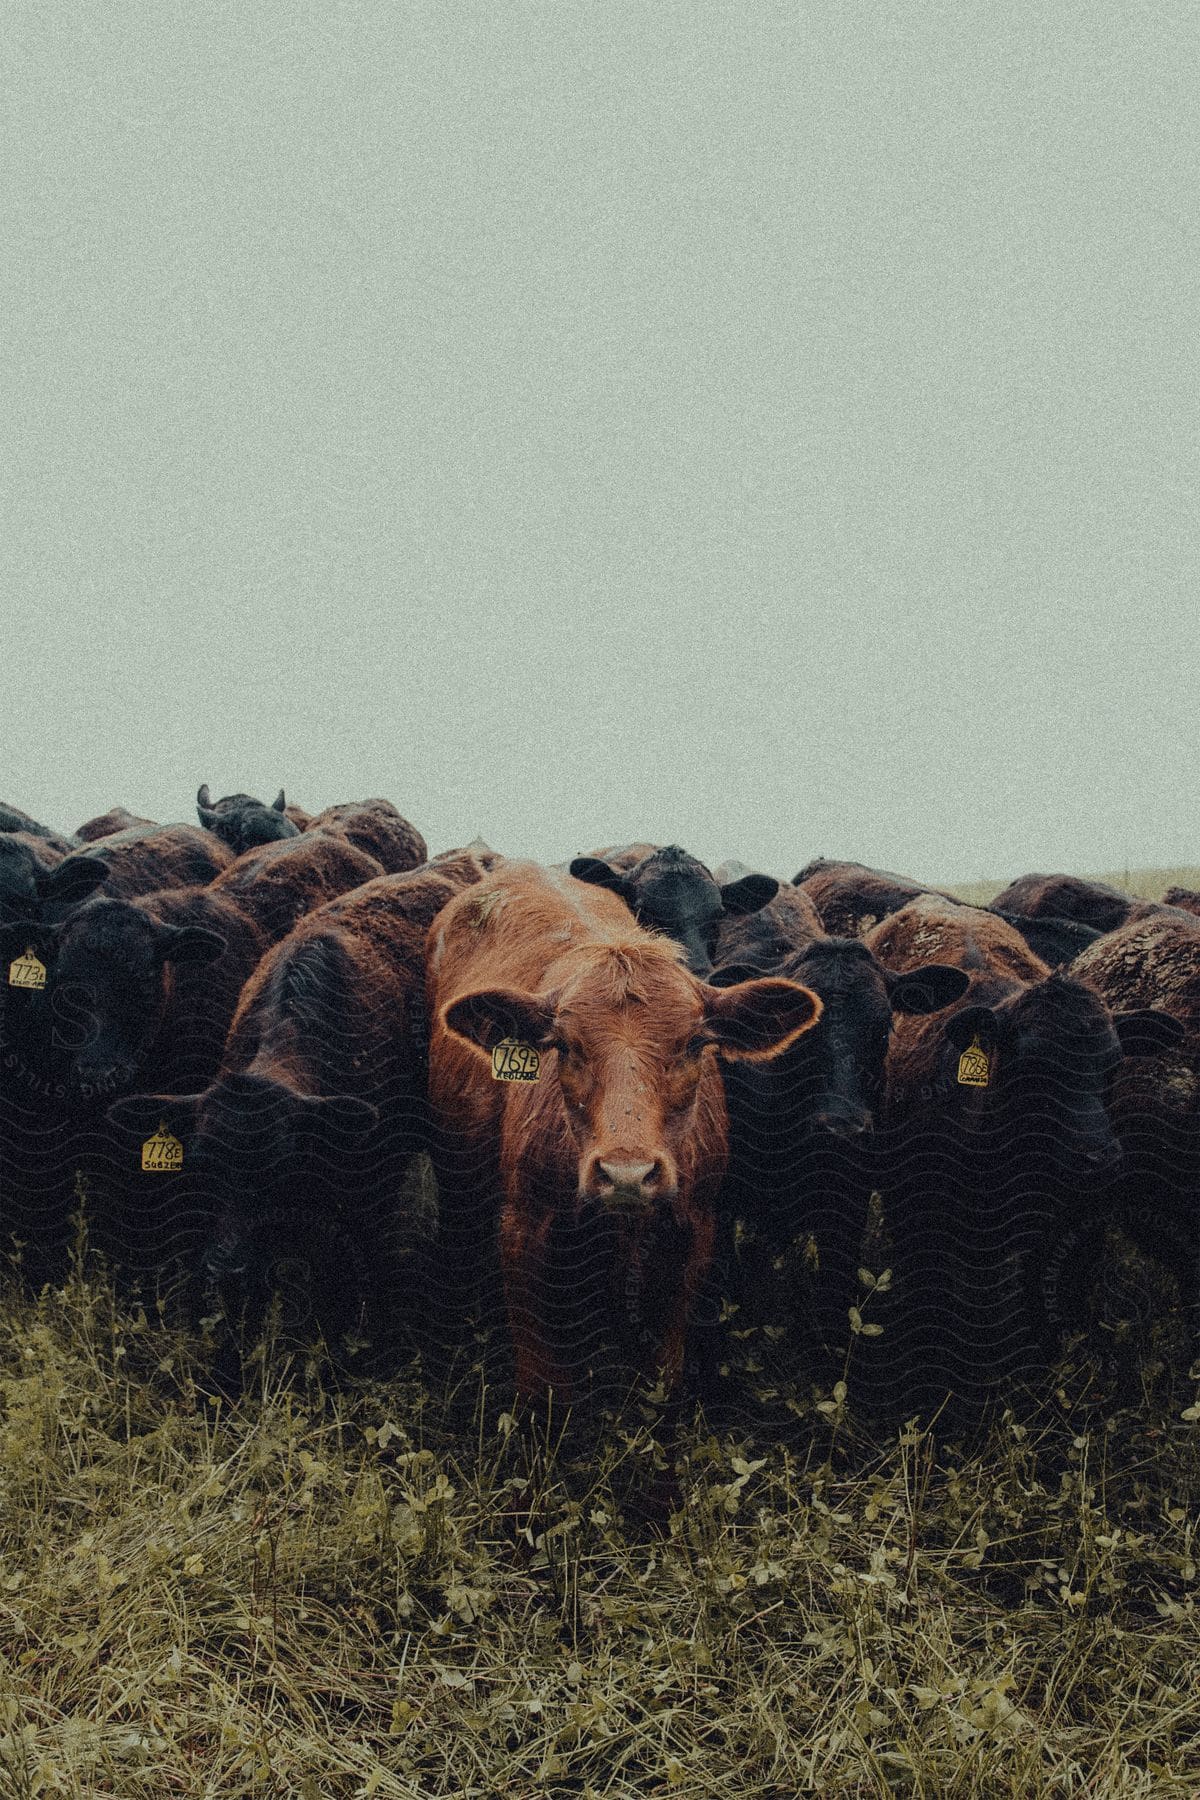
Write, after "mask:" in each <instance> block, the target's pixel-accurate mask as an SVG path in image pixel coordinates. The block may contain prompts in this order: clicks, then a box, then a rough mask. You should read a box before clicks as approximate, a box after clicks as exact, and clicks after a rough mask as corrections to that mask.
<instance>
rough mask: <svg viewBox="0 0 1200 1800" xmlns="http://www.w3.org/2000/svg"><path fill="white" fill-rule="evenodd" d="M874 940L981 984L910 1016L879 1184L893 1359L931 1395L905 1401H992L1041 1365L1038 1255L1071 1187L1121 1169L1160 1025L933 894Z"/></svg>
mask: <svg viewBox="0 0 1200 1800" xmlns="http://www.w3.org/2000/svg"><path fill="white" fill-rule="evenodd" d="M864 941H865V943H866V945H867V947H868V948H869V949H870V950H871V951H872V952H873V953H874V955H875V956H877V957H878V959H879V960H880V962H882V963H883V964H884V965H885V966H887V967H888V968H890V969H893V970H900V971H902V970H906V969H911V970H913V971H916V970H919V969H920V968H921V966H922V965H923V964H925V963H927V962H929V961H930V960H931V959H936V960H937V961H939V962H944V963H948V964H951V965H953V966H956V967H958V968H961V969H963V970H964V971H965V972H966V973H967V974H968V975H969V977H970V986H969V988H968V989H967V992H966V993H965V994H964V995H963V997H962V998H961V1000H959V1001H957V1002H955V1003H953V1004H952V1005H951V1006H949V1007H948V1008H946V1010H945V1011H943V1012H941V1013H940V1014H938V1015H936V1016H935V1017H931V1018H920V1017H904V1018H898V1019H897V1020H896V1021H895V1025H894V1028H893V1032H892V1039H891V1047H890V1049H889V1053H888V1062H887V1099H886V1119H885V1129H884V1131H883V1133H882V1134H881V1137H880V1141H879V1162H880V1169H879V1176H878V1182H879V1187H880V1189H881V1191H883V1193H884V1204H885V1213H886V1215H887V1217H888V1219H889V1223H890V1225H891V1228H892V1231H893V1234H894V1239H895V1264H896V1269H897V1274H898V1280H897V1284H896V1301H895V1304H896V1307H897V1308H898V1309H899V1310H898V1311H897V1313H896V1317H895V1320H894V1329H893V1330H892V1331H891V1332H890V1334H889V1335H890V1348H889V1350H888V1352H887V1358H888V1364H889V1368H890V1369H892V1370H900V1371H903V1370H905V1369H906V1370H907V1375H908V1378H909V1380H910V1382H911V1383H912V1384H913V1385H912V1386H911V1387H910V1391H909V1393H908V1394H907V1396H906V1398H905V1404H906V1405H910V1404H913V1403H922V1402H925V1403H928V1404H930V1405H936V1404H937V1403H938V1400H939V1399H940V1398H941V1397H944V1395H945V1393H946V1392H947V1391H951V1392H953V1393H954V1394H955V1395H956V1397H957V1402H958V1403H960V1404H961V1403H964V1402H967V1401H974V1402H978V1401H979V1400H980V1399H982V1398H983V1397H985V1396H986V1395H987V1393H989V1392H990V1391H991V1389H992V1387H993V1386H994V1384H995V1382H997V1381H1000V1380H1004V1379H1007V1380H1009V1381H1010V1382H1011V1381H1012V1380H1014V1379H1017V1378H1019V1377H1021V1376H1026V1377H1027V1376H1030V1375H1032V1374H1034V1373H1035V1372H1037V1370H1038V1369H1039V1367H1040V1363H1039V1349H1038V1345H1039V1341H1040V1338H1041V1332H1040V1329H1039V1328H1038V1323H1037V1320H1036V1319H1035V1318H1034V1317H1033V1315H1032V1312H1031V1310H1030V1306H1029V1303H1028V1292H1027V1288H1028V1279H1029V1272H1030V1264H1031V1259H1032V1258H1033V1257H1034V1255H1035V1254H1036V1251H1037V1247H1038V1245H1039V1243H1041V1242H1044V1234H1045V1232H1046V1229H1047V1225H1048V1221H1049V1220H1050V1219H1051V1218H1052V1217H1053V1216H1054V1214H1055V1212H1056V1209H1057V1208H1058V1206H1059V1204H1060V1200H1061V1194H1062V1191H1063V1186H1064V1184H1066V1183H1070V1182H1077V1181H1078V1180H1080V1179H1082V1178H1087V1179H1089V1180H1092V1181H1095V1180H1096V1179H1097V1178H1100V1177H1103V1175H1104V1174H1105V1172H1106V1171H1107V1170H1110V1169H1111V1168H1112V1167H1113V1166H1114V1165H1115V1164H1116V1163H1117V1162H1118V1161H1119V1158H1120V1148H1119V1145H1118V1142H1117V1139H1116V1137H1115V1135H1114V1132H1113V1129H1112V1125H1111V1122H1110V1120H1109V1118H1108V1115H1107V1113H1106V1111H1105V1104H1104V1102H1105V1091H1106V1084H1107V1082H1108V1079H1109V1077H1110V1076H1111V1074H1112V1072H1113V1071H1114V1070H1115V1069H1116V1068H1117V1067H1119V1065H1120V1062H1121V1057H1122V1050H1123V1047H1128V1048H1129V1049H1130V1050H1131V1051H1135V1050H1137V1049H1138V1048H1139V1047H1140V1045H1141V1044H1142V1043H1144V1041H1145V1036H1146V1021H1145V1019H1144V1018H1143V1017H1142V1016H1141V1015H1140V1014H1138V1015H1134V1016H1132V1017H1118V1018H1114V1017H1113V1015H1112V1014H1111V1013H1110V1011H1109V1009H1108V1007H1107V1006H1105V1004H1104V1003H1103V1001H1102V1000H1101V999H1100V998H1099V997H1098V996H1097V995H1096V994H1095V993H1094V992H1092V991H1091V990H1090V989H1089V988H1087V987H1085V986H1084V985H1083V983H1082V982H1080V981H1076V980H1071V979H1068V978H1066V977H1064V976H1063V975H1061V974H1058V973H1055V974H1051V973H1050V971H1049V970H1048V969H1047V967H1046V965H1045V963H1043V962H1042V961H1040V959H1039V958H1037V957H1036V956H1034V954H1033V952H1032V951H1031V950H1030V949H1029V947H1028V945H1027V944H1026V943H1025V941H1024V940H1023V938H1022V937H1021V936H1020V934H1019V933H1018V932H1017V931H1015V930H1014V929H1013V928H1012V927H1011V926H1009V925H1007V924H1006V923H1005V922H1004V921H1003V920H1001V919H999V918H996V917H994V916H992V915H991V914H990V913H988V912H986V911H984V910H982V909H979V908H975V907H965V906H958V905H954V904H953V903H948V902H946V901H945V900H942V899H938V898H937V897H935V896H931V895H926V896H923V897H922V898H920V899H918V900H915V901H913V902H911V903H910V904H909V905H908V906H906V907H904V908H902V909H901V910H900V911H899V912H897V913H895V914H894V915H892V916H891V917H890V918H888V919H885V920H884V921H883V922H882V923H881V924H880V925H877V926H876V927H875V928H874V929H873V930H872V931H871V932H869V933H868V935H867V937H866V939H865V940H864Z"/></svg>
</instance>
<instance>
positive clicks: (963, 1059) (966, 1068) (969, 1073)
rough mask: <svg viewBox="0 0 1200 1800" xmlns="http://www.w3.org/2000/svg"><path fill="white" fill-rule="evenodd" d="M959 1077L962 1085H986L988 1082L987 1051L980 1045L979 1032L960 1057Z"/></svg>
mask: <svg viewBox="0 0 1200 1800" xmlns="http://www.w3.org/2000/svg"><path fill="white" fill-rule="evenodd" d="M958 1079H959V1083H960V1085H961V1086H962V1087H986V1086H987V1084H988V1059H987V1052H986V1050H981V1049H980V1047H979V1033H978V1032H976V1033H975V1036H974V1037H973V1038H972V1039H971V1042H970V1044H969V1045H968V1046H967V1048H966V1049H965V1050H964V1051H963V1053H962V1055H961V1056H960V1057H959V1059H958Z"/></svg>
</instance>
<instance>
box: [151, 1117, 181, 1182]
mask: <svg viewBox="0 0 1200 1800" xmlns="http://www.w3.org/2000/svg"><path fill="white" fill-rule="evenodd" d="M182 1167H183V1145H182V1144H181V1143H180V1141H179V1139H178V1138H177V1137H172V1136H171V1133H170V1132H169V1131H168V1130H167V1126H166V1120H165V1119H160V1120H159V1125H158V1130H157V1131H156V1132H155V1134H154V1136H153V1137H148V1138H147V1139H146V1141H145V1143H144V1144H143V1145H142V1168H143V1169H144V1170H146V1171H147V1172H148V1173H150V1174H153V1175H173V1174H175V1172H176V1171H177V1170H179V1169H182Z"/></svg>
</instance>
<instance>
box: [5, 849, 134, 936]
mask: <svg viewBox="0 0 1200 1800" xmlns="http://www.w3.org/2000/svg"><path fill="white" fill-rule="evenodd" d="M63 863H64V858H63V853H62V851H60V850H58V849H57V848H56V847H55V846H54V845H53V844H51V843H49V842H48V841H47V839H45V838H40V837H33V836H31V835H30V834H29V833H28V832H24V831H4V832H0V924H4V923H7V922H8V921H13V920H22V919H23V920H26V921H28V922H29V923H40V922H41V921H42V920H44V919H57V918H61V917H62V916H63V915H64V913H65V912H66V911H67V910H68V909H69V908H70V907H72V906H74V905H76V904H77V903H78V902H79V901H80V900H82V899H85V898H86V897H87V895H88V894H90V893H93V892H94V891H95V889H96V888H97V887H99V886H100V885H101V884H102V883H103V882H104V881H105V880H106V878H107V876H108V870H107V868H105V866H104V865H103V864H102V863H99V862H95V861H92V860H91V859H90V858H82V857H80V858H76V857H72V858H71V861H70V864H69V866H68V867H67V868H66V870H65V873H63V874H60V873H59V870H60V869H62V868H63Z"/></svg>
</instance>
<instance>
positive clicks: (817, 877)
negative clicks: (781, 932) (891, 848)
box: [792, 856, 954, 937]
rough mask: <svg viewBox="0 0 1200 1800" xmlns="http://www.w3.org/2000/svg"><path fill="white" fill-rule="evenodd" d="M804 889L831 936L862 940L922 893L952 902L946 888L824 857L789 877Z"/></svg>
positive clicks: (864, 865)
mask: <svg viewBox="0 0 1200 1800" xmlns="http://www.w3.org/2000/svg"><path fill="white" fill-rule="evenodd" d="M792 883H793V886H795V887H798V888H803V890H804V892H805V893H806V894H807V896H808V898H809V899H810V900H811V901H812V903H813V905H814V906H815V907H816V909H817V911H818V913H819V914H820V915H821V923H822V925H823V926H824V927H825V929H826V931H827V932H828V933H829V935H830V936H831V937H864V936H865V935H866V933H867V932H868V931H870V929H871V927H872V926H873V925H878V923H879V921H880V920H881V919H886V918H889V917H890V916H891V914H892V913H895V912H899V910H900V908H901V907H902V906H907V905H908V903H909V901H910V900H915V899H917V898H918V896H919V895H921V894H938V895H940V896H941V898H942V899H944V900H953V898H954V896H953V894H949V893H947V892H946V890H945V888H935V887H931V886H929V885H928V884H927V883H922V882H918V881H914V880H913V879H912V877H911V876H909V875H893V874H891V873H890V872H889V871H888V870H887V869H869V868H868V867H867V866H866V864H865V863H856V862H837V861H833V860H830V859H829V858H827V857H824V856H818V857H816V858H815V859H814V860H813V861H812V862H810V863H806V864H805V866H804V867H803V868H802V869H801V870H800V872H799V873H798V874H797V875H794V876H793V877H792Z"/></svg>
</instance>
